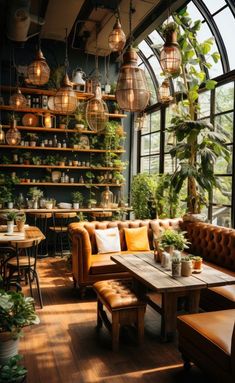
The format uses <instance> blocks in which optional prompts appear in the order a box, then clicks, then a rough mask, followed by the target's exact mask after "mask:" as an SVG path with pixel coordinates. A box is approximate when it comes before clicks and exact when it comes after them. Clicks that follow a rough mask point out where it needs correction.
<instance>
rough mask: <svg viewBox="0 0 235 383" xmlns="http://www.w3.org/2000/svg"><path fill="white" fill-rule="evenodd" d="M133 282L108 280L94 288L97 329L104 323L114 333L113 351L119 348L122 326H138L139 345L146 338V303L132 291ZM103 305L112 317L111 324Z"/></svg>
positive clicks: (95, 284)
mask: <svg viewBox="0 0 235 383" xmlns="http://www.w3.org/2000/svg"><path fill="white" fill-rule="evenodd" d="M130 286H131V281H125V280H108V281H99V282H96V283H94V285H93V288H94V290H95V291H96V293H97V327H98V328H101V327H102V323H103V322H104V324H105V325H106V327H107V328H108V329H109V330H110V331H111V333H112V349H113V351H117V350H118V348H119V330H120V326H121V325H131V324H133V323H135V324H136V327H137V331H138V343H139V344H140V343H141V342H142V341H143V337H144V314H145V309H146V303H145V302H143V301H141V300H140V299H139V298H138V297H137V296H136V294H135V293H134V292H133V291H132V290H131V288H130ZM103 305H104V306H105V307H106V308H107V309H108V310H109V312H110V313H111V315H112V323H110V321H109V319H108V317H107V314H106V312H105V311H104V309H103Z"/></svg>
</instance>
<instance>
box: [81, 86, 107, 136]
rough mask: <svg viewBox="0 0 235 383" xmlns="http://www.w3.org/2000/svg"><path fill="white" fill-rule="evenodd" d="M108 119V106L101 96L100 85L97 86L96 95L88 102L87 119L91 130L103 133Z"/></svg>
mask: <svg viewBox="0 0 235 383" xmlns="http://www.w3.org/2000/svg"><path fill="white" fill-rule="evenodd" d="M108 119H109V117H108V107H107V104H106V103H105V102H104V101H103V100H102V98H101V89H100V86H97V87H96V94H95V97H94V98H92V99H91V100H89V101H88V103H87V107H86V120H87V123H88V125H89V128H90V129H91V130H95V131H97V133H101V132H102V131H103V130H104V129H105V127H106V124H107V122H108Z"/></svg>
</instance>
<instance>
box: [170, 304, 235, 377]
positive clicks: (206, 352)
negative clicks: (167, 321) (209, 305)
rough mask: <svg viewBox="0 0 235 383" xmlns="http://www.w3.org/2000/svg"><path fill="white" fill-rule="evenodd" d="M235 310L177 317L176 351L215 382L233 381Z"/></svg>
mask: <svg viewBox="0 0 235 383" xmlns="http://www.w3.org/2000/svg"><path fill="white" fill-rule="evenodd" d="M234 320H235V309H230V310H221V311H213V312H208V313H200V314H188V315H182V316H179V317H178V319H177V327H178V332H179V350H180V351H181V353H182V357H183V359H184V362H185V368H189V367H190V362H194V363H195V364H196V365H197V366H198V367H200V368H201V369H202V370H204V371H205V372H206V373H207V374H208V375H210V376H211V377H213V378H214V380H215V381H216V382H218V383H221V382H226V383H234V382H235V322H234Z"/></svg>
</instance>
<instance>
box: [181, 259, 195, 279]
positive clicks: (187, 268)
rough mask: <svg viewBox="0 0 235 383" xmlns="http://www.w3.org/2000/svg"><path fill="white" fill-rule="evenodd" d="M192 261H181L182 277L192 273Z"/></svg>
mask: <svg viewBox="0 0 235 383" xmlns="http://www.w3.org/2000/svg"><path fill="white" fill-rule="evenodd" d="M192 270H193V266H192V261H184V260H182V261H181V275H182V277H190V275H192Z"/></svg>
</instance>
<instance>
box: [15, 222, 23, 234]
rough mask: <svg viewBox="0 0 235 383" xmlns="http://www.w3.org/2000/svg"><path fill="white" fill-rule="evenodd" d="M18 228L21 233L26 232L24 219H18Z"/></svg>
mask: <svg viewBox="0 0 235 383" xmlns="http://www.w3.org/2000/svg"><path fill="white" fill-rule="evenodd" d="M16 226H17V230H18V231H19V232H20V233H23V232H24V222H23V221H16Z"/></svg>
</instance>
